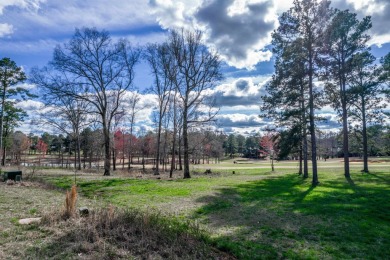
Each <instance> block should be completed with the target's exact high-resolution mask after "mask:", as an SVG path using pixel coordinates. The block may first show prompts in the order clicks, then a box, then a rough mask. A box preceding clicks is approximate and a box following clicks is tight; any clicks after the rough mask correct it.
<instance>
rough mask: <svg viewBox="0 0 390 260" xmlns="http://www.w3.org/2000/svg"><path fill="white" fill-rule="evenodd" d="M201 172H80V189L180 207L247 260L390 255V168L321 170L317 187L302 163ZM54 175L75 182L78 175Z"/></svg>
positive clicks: (122, 200) (126, 201) (121, 200)
mask: <svg viewBox="0 0 390 260" xmlns="http://www.w3.org/2000/svg"><path fill="white" fill-rule="evenodd" d="M235 166H237V165H235ZM194 171H197V172H198V173H197V174H195V172H193V174H194V178H192V179H189V180H182V179H173V180H166V179H161V180H157V179H128V178H110V179H99V180H93V179H91V178H83V177H80V178H79V179H78V186H79V190H80V193H81V194H83V195H84V196H87V197H89V198H101V199H102V200H103V201H106V202H108V203H111V204H114V205H118V206H122V207H152V208H153V207H155V208H158V209H159V210H161V211H166V212H169V211H171V212H172V211H174V212H175V213H177V212H179V213H180V214H182V217H184V218H191V219H192V220H193V221H198V222H199V223H201V225H202V226H203V227H204V228H205V229H207V230H209V232H210V235H211V238H210V241H209V243H211V244H213V245H215V246H217V247H218V248H220V249H223V250H226V251H228V252H230V253H232V254H234V255H235V256H237V257H238V258H241V259H258V258H259V259H262V258H294V259H302V258H304V259H305V258H308V259H311V258H314V259H318V258H343V259H344V258H355V259H356V258H359V259H370V258H372V259H384V258H386V257H387V256H388V255H390V249H389V248H390V247H389V246H388V245H389V244H390V172H389V170H388V168H380V167H377V168H375V167H372V170H371V173H370V174H362V173H361V172H360V170H359V168H356V169H355V168H353V170H352V179H351V180H347V179H345V178H344V175H343V172H342V169H340V168H332V167H330V168H326V169H320V170H319V180H320V184H319V185H318V186H317V187H315V188H313V187H312V186H311V179H310V178H308V179H302V177H301V176H298V174H297V169H296V168H280V169H277V171H276V172H270V171H269V169H265V168H259V169H256V168H248V169H242V168H233V167H232V168H230V169H226V168H221V169H216V168H215V169H212V172H213V173H212V174H211V175H203V174H202V172H203V171H204V170H202V169H197V170H196V169H194ZM233 171H234V172H235V174H233ZM47 180H48V181H50V182H52V183H54V184H55V185H57V186H59V187H63V188H68V187H70V185H71V184H72V178H71V177H58V178H56V177H48V178H47ZM184 206H185V207H187V211H185V210H183V208H184Z"/></svg>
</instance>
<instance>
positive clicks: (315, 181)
mask: <svg viewBox="0 0 390 260" xmlns="http://www.w3.org/2000/svg"><path fill="white" fill-rule="evenodd" d="M309 57H310V58H309V109H310V112H309V113H310V114H309V121H310V126H309V130H310V137H311V159H312V168H313V179H312V186H317V185H318V183H319V182H318V174H317V144H316V132H315V123H314V96H313V54H312V49H311V48H310V49H309Z"/></svg>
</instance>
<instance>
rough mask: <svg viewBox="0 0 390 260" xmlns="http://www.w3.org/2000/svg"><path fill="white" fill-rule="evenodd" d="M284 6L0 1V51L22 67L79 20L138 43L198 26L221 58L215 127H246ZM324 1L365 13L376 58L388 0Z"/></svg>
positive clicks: (142, 75)
mask: <svg viewBox="0 0 390 260" xmlns="http://www.w3.org/2000/svg"><path fill="white" fill-rule="evenodd" d="M291 5H292V0H286V1H282V0H279V1H278V0H273V1H271V0H177V1H174V0H149V1H147V0H132V1H122V0H111V1H105V0H83V1H77V0H67V1H62V0H1V1H0V57H10V58H11V59H13V60H15V61H16V62H17V64H18V65H20V66H23V68H24V69H25V71H26V72H29V71H30V69H31V68H32V67H34V66H40V67H42V66H44V65H46V64H47V62H49V61H50V60H51V58H52V53H53V48H54V47H55V46H56V45H58V44H63V43H65V42H67V41H68V40H69V39H70V38H71V37H72V35H73V33H74V30H75V28H76V27H83V26H85V27H96V28H98V29H105V30H107V31H109V32H110V34H111V36H112V37H113V38H126V39H129V40H130V41H131V42H132V43H133V44H134V45H140V46H143V45H145V44H147V43H154V42H161V41H163V40H164V39H165V37H166V32H167V29H173V28H179V27H184V28H187V29H194V28H196V29H201V30H203V31H204V32H205V40H206V43H207V45H208V46H209V47H210V48H213V49H215V50H217V51H218V52H219V54H220V55H221V57H222V58H223V61H224V65H223V72H224V76H225V79H224V81H223V82H221V83H220V84H219V85H218V86H217V87H216V89H215V90H214V94H215V95H216V96H217V102H218V103H219V104H220V105H221V110H220V113H219V115H218V123H217V126H218V127H219V128H221V129H223V130H225V131H226V132H232V131H234V132H240V133H244V134H249V133H253V132H257V131H259V129H261V127H264V126H266V125H267V124H269V122H267V121H264V120H262V119H260V118H258V116H257V115H258V114H259V108H258V104H259V97H260V95H262V94H263V92H262V86H263V85H264V84H265V83H266V82H267V80H268V79H269V77H270V76H271V74H272V72H273V57H272V53H271V52H270V40H271V38H270V37H271V35H270V34H271V32H272V31H273V30H274V29H275V28H276V27H277V25H278V24H277V15H278V14H281V13H282V12H284V11H286V10H287V9H288V8H290V7H291ZM332 6H333V7H336V8H340V9H350V10H351V11H353V12H356V13H357V14H358V17H359V18H361V17H363V16H366V15H371V16H372V20H373V28H372V30H371V32H370V34H371V35H372V39H371V41H370V45H371V47H372V52H373V54H374V55H375V56H376V57H378V58H379V57H381V56H384V55H385V54H386V53H388V52H389V51H390V30H388V27H389V24H390V15H389V14H390V2H389V1H388V0H335V1H333V2H332ZM151 84H152V80H151V77H150V73H149V69H148V67H147V66H146V65H145V64H143V63H141V64H139V65H138V67H137V68H136V79H135V85H136V86H137V87H138V88H139V89H140V90H143V89H145V88H147V87H150V85H151ZM26 86H28V85H26ZM28 87H30V88H32V89H33V88H34V86H28ZM151 99H153V97H152V96H150V95H145V96H144V97H143V99H142V100H143V101H142V102H143V103H144V104H149V110H146V111H145V112H144V113H142V116H141V117H140V118H139V120H140V121H141V122H142V124H143V125H144V126H147V128H149V129H151V127H152V121H151V118H150V113H151V108H150V107H151V106H152V105H153V102H152V103H151V102H150V100H151ZM20 106H21V107H23V108H24V109H26V110H27V111H29V113H30V114H31V115H33V114H34V111H36V110H39V109H40V107H41V104H40V102H39V100H29V101H26V102H24V103H22V104H20ZM318 113H322V114H324V115H325V116H326V117H327V118H328V119H329V121H328V122H326V125H323V126H322V128H327V127H334V126H336V125H337V117H336V115H335V114H334V112H333V111H332V109H330V108H325V109H324V110H323V111H318ZM32 118H33V117H30V120H31V119H32ZM21 129H22V130H24V131H39V130H41V126H33V125H31V124H29V122H26V124H24V125H23V126H22V127H21Z"/></svg>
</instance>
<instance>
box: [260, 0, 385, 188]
mask: <svg viewBox="0 0 390 260" xmlns="http://www.w3.org/2000/svg"><path fill="white" fill-rule="evenodd" d="M371 26H372V23H371V17H370V16H367V17H364V18H363V19H361V20H359V19H358V18H357V15H356V14H355V13H351V12H350V11H349V10H338V9H334V8H332V7H330V1H327V0H321V1H317V0H316V1H309V0H295V1H294V4H293V7H292V8H290V9H289V10H288V11H287V12H284V13H283V14H282V15H281V16H280V17H279V27H278V28H277V29H276V30H275V31H274V32H273V34H272V46H273V53H274V55H275V58H276V61H275V73H274V74H273V76H272V79H271V81H270V82H269V84H267V85H266V91H267V95H265V96H263V97H262V105H261V111H262V115H261V116H263V117H268V118H271V119H273V120H274V121H275V123H276V131H278V132H279V134H278V135H279V136H281V138H282V139H283V140H284V141H285V142H287V143H286V144H285V147H288V146H290V147H295V148H297V147H299V149H298V150H299V153H300V158H301V160H302V161H303V164H304V167H303V171H304V173H303V176H304V177H308V166H307V161H308V156H307V155H308V151H309V150H310V155H311V156H310V157H311V162H312V175H313V176H312V185H313V186H315V185H317V184H318V183H319V181H318V174H317V157H318V156H317V151H318V147H317V137H316V134H317V127H316V123H318V122H319V121H321V120H323V118H321V117H320V116H318V115H317V114H316V113H315V111H316V110H317V111H318V110H320V109H321V108H324V107H325V106H330V107H332V108H333V109H334V110H335V111H336V112H337V115H338V116H339V118H340V121H341V124H342V134H343V138H342V142H343V145H342V151H343V156H344V174H345V177H346V178H350V169H349V157H350V140H349V138H350V133H351V131H350V130H351V128H352V127H354V128H355V130H356V131H355V133H359V134H360V135H361V145H362V153H363V158H364V168H363V171H364V172H368V133H367V127H368V126H369V125H370V124H373V123H380V122H383V120H384V118H385V116H386V113H385V112H384V110H383V109H384V108H385V107H386V102H385V100H387V102H389V88H388V82H389V57H390V54H387V55H386V56H385V57H383V58H382V59H381V64H377V63H376V62H375V61H376V58H375V57H374V56H373V55H372V54H371V53H370V48H369V47H368V44H367V43H368V41H369V40H370V35H369V34H368V31H369V29H370V28H371ZM288 143H289V144H288ZM309 145H310V149H309Z"/></svg>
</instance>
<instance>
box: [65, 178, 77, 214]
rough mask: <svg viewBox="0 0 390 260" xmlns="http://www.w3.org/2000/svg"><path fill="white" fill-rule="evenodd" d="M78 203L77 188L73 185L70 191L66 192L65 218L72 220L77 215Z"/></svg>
mask: <svg viewBox="0 0 390 260" xmlns="http://www.w3.org/2000/svg"><path fill="white" fill-rule="evenodd" d="M76 202H77V188H76V185H73V186H72V188H71V190H70V191H66V198H65V212H64V217H65V218H70V217H73V216H74V215H75V212H76Z"/></svg>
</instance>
